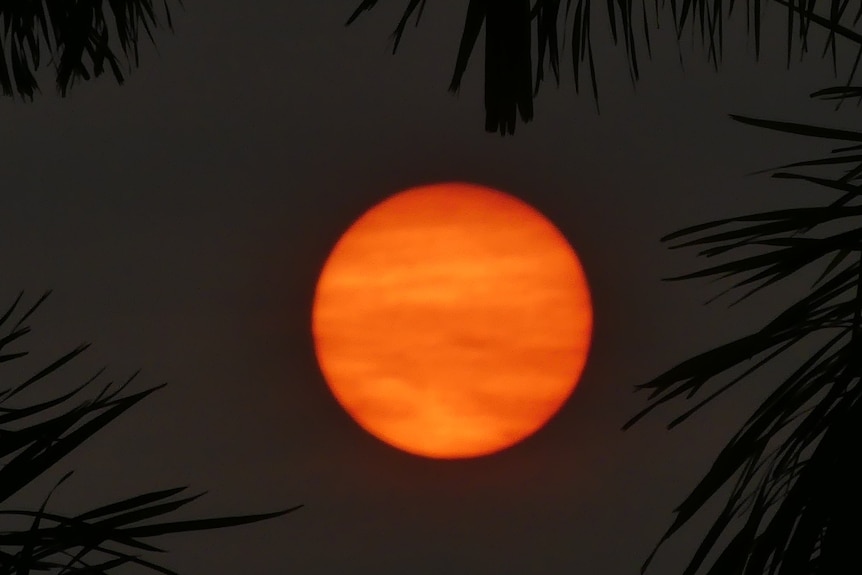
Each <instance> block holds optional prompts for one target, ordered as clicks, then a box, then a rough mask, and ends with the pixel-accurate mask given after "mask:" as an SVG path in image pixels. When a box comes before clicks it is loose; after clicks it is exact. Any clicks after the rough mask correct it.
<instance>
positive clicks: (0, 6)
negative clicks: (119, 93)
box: [0, 0, 181, 99]
mask: <svg viewBox="0 0 862 575" xmlns="http://www.w3.org/2000/svg"><path fill="white" fill-rule="evenodd" d="M177 1H178V3H180V4H181V0H177ZM172 26H173V24H172V20H171V12H170V8H169V6H168V0H163V2H162V3H161V7H157V3H156V2H154V1H153V0H19V1H17V2H3V3H0V90H2V91H3V94H4V95H5V96H15V95H18V96H20V97H22V98H24V99H32V98H33V97H34V96H35V94H36V92H38V91H39V82H38V79H37V74H38V73H39V71H40V70H41V69H42V68H43V67H44V66H48V67H50V68H52V69H53V71H54V81H55V83H56V86H57V89H58V90H59V92H60V94H62V95H66V94H67V92H68V91H69V89H70V88H71V87H72V85H73V84H74V83H75V82H76V81H79V80H90V79H93V78H97V77H99V76H101V75H102V74H104V73H105V72H106V71H110V73H111V75H112V76H113V77H114V80H115V81H116V82H118V83H120V84H122V83H123V82H124V81H125V79H126V76H127V74H128V72H129V71H130V70H131V69H133V68H135V67H137V66H138V65H139V63H140V52H139V45H140V42H141V40H142V39H143V37H144V36H146V37H147V38H148V39H149V40H150V41H152V40H153V32H154V31H155V30H156V29H157V28H160V27H161V28H168V29H171V28H172Z"/></svg>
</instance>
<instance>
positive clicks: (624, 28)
mask: <svg viewBox="0 0 862 575" xmlns="http://www.w3.org/2000/svg"><path fill="white" fill-rule="evenodd" d="M403 1H404V3H405V4H406V6H405V8H404V13H403V15H402V17H401V19H400V21H399V22H398V25H397V26H396V27H395V31H394V33H393V38H394V43H393V52H395V51H396V50H397V49H398V45H399V44H400V43H401V40H402V37H403V35H404V32H405V31H406V29H407V25H408V23H409V22H410V19H411V17H415V22H416V24H417V25H418V24H419V21H420V18H421V16H422V13H423V11H424V10H425V8H426V6H425V5H426V2H427V0H403ZM463 3H465V4H466V18H465V22H464V33H463V36H462V38H461V44H460V46H459V49H458V55H457V59H456V62H455V72H454V75H453V78H452V82H451V84H450V86H449V89H450V90H451V91H453V92H456V91H457V90H458V88H459V86H460V84H461V80H462V78H463V76H464V73H465V71H466V69H467V63H468V61H469V60H470V56H471V55H472V53H473V49H474V47H475V45H476V41H477V39H478V37H479V34H480V32H481V30H482V28H483V27H484V29H485V128H486V130H488V131H489V132H499V133H500V134H504V135H505V134H511V133H513V132H514V129H515V120H516V116H517V115H518V114H520V116H521V120H523V121H524V122H529V121H530V120H531V119H532V118H533V100H534V98H535V96H536V95H537V94H538V92H539V88H540V86H541V85H542V84H543V83H544V81H545V69H546V68H550V70H551V72H552V74H553V77H554V80H555V82H556V83H557V84H559V82H560V76H561V72H560V68H561V61H562V59H563V55H565V54H566V52H568V56H569V59H570V65H571V69H572V73H573V76H574V80H575V89H576V90H578V91H579V90H580V88H581V80H582V76H583V75H584V68H586V74H587V75H589V82H590V88H591V91H592V94H593V97H594V98H595V101H596V104H597V105H598V101H599V97H598V96H599V82H598V77H597V70H596V66H595V60H594V58H593V38H592V35H591V31H592V29H593V27H594V25H595V24H596V18H599V17H605V18H606V19H607V21H608V22H609V24H610V26H609V29H610V33H611V39H612V41H613V43H614V44H615V45H621V46H622V47H623V48H624V50H625V54H626V59H627V62H628V72H629V76H630V77H631V79H632V81H633V82H635V81H637V80H638V78H639V77H640V66H641V61H642V59H643V54H644V52H646V55H647V56H650V55H651V50H650V35H651V34H652V33H653V29H655V28H657V27H658V25H659V20H660V12H661V11H664V12H667V11H668V10H669V12H670V14H669V16H670V18H671V20H672V23H673V27H674V30H675V32H676V35H677V37H678V38H679V39H680V40H681V39H682V36H683V34H685V33H691V34H693V35H697V36H699V37H700V39H701V41H702V42H703V44H704V46H705V48H706V51H707V56H708V58H709V59H710V61H711V62H713V64H714V65H715V66H716V68H717V67H718V66H719V63H720V62H721V54H722V48H723V45H724V29H725V25H726V22H727V20H729V18H730V17H731V16H732V15H733V14H734V9H736V10H737V11H739V10H742V9H744V10H745V14H746V22H747V27H748V30H749V33H750V34H751V35H752V36H753V37H754V45H755V52H756V55H759V54H760V49H761V45H760V44H761V29H762V15H763V12H764V10H766V6H767V4H778V5H779V7H781V8H782V9H783V10H784V11H785V13H786V18H787V63H788V65H789V64H790V60H791V54H792V53H793V52H794V51H795V50H798V51H799V52H800V53H801V54H805V53H807V52H808V50H809V48H810V46H809V41H808V40H809V35H810V31H811V30H812V29H820V30H825V31H826V32H827V34H828V38H827V41H826V46H825V48H826V49H825V50H824V54H829V55H830V56H831V57H832V61H833V63H834V64H835V65H836V66H837V40H839V39H847V40H851V41H852V42H854V43H855V44H860V42H859V38H860V36H859V34H858V33H857V32H856V31H855V30H854V29H853V27H854V26H855V24H856V23H857V22H858V20H859V18H860V17H862V4H860V3H859V1H858V0H856V1H855V2H851V1H850V0H817V1H816V2H815V1H814V0H746V1H745V2H742V1H739V2H737V1H736V0H640V1H637V2H635V1H633V0H532V1H531V0H463ZM377 4H378V0H362V2H361V3H360V4H359V6H358V7H357V8H356V9H355V10H354V12H353V13H352V14H351V15H350V17H349V18H348V20H347V24H348V25H349V24H351V23H353V22H354V21H355V20H356V19H357V18H358V17H359V16H360V15H361V14H362V13H363V12H366V11H368V10H371V9H372V8H374V7H375V6H376V5H377ZM596 4H598V6H596ZM743 4H744V8H743V7H742V5H743ZM812 24H814V26H812ZM533 34H535V39H536V41H535V53H534V50H533V45H534V43H533V40H532V35H533ZM502 38H506V39H507V41H505V42H504V41H502V40H501V39H502ZM857 61H858V60H857ZM533 62H535V63H536V71H535V74H534V73H533V72H532V63H533ZM853 71H855V66H854V69H853ZM851 77H852V73H851Z"/></svg>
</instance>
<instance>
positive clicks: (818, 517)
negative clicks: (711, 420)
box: [626, 90, 862, 575]
mask: <svg viewBox="0 0 862 575" xmlns="http://www.w3.org/2000/svg"><path fill="white" fill-rule="evenodd" d="M849 93H854V92H853V91H850V92H849ZM835 94H836V92H835V91H832V90H829V91H821V92H818V93H817V95H829V96H834V95H835ZM733 118H734V119H736V120H738V121H740V122H743V123H746V124H750V125H753V126H757V127H760V128H767V129H773V130H780V131H782V132H785V133H788V134H797V135H802V136H806V137H811V138H829V139H833V140H837V141H840V142H851V143H852V142H856V144H853V145H851V146H849V147H846V146H842V147H840V148H837V149H836V150H835V151H834V152H833V153H832V154H831V155H830V156H829V157H826V158H818V159H815V160H809V161H805V162H796V163H794V164H790V165H788V166H782V167H781V168H778V169H777V170H774V171H773V172H774V173H773V177H776V178H783V179H795V180H803V181H805V182H808V183H810V184H813V185H816V186H818V187H820V188H822V189H824V190H825V191H826V192H827V198H829V196H830V195H832V196H833V197H832V198H830V201H828V203H825V204H823V203H817V204H815V205H812V206H810V207H803V208H793V209H783V210H774V211H770V212H764V213H759V214H752V215H745V216H740V217H735V218H729V219H724V220H719V221H714V222H709V223H706V224H701V225H697V226H693V227H690V228H686V229H683V230H681V231H679V232H676V233H673V234H670V235H668V236H666V237H665V238H663V239H664V241H667V242H673V246H674V247H677V248H679V247H690V248H697V249H698V250H699V254H700V255H701V256H703V257H706V258H714V257H718V258H724V257H730V259H729V261H725V262H722V263H716V264H714V265H711V266H709V267H706V268H705V269H702V270H700V271H697V272H694V273H691V274H687V275H684V276H681V277H679V278H673V279H690V278H698V277H719V278H732V279H733V280H734V282H733V284H732V285H731V288H730V290H731V291H736V292H739V291H742V295H741V296H740V297H739V299H737V300H736V301H737V302H738V301H742V300H744V299H746V298H747V297H749V296H751V295H752V294H754V293H756V292H758V291H760V290H763V289H766V288H768V287H770V286H773V285H775V284H777V283H778V282H781V281H782V280H785V279H787V278H790V277H797V276H798V274H799V272H801V271H802V270H804V269H806V268H811V267H814V268H815V269H817V268H819V270H820V273H819V274H818V275H819V277H818V279H817V281H816V283H815V284H814V286H812V288H811V290H810V291H809V292H808V293H807V294H806V295H804V296H803V297H802V298H800V299H799V301H797V302H795V303H794V304H792V305H790V306H789V307H787V308H786V309H785V310H784V311H782V312H781V313H779V314H778V315H777V316H776V317H775V318H774V319H773V320H771V321H770V322H769V323H767V324H766V325H765V326H763V327H762V328H761V329H759V330H758V331H756V332H754V333H751V334H748V335H745V336H743V337H740V338H738V339H736V340H735V341H732V342H730V343H727V344H725V345H722V346H719V347H717V348H715V349H713V350H710V351H707V352H705V353H702V354H700V355H698V356H696V357H694V358H692V359H689V360H687V361H684V362H682V363H681V364H679V365H677V366H676V367H674V368H672V369H670V370H668V371H667V372H665V373H663V374H662V375H660V376H658V377H657V378H655V379H653V380H652V381H650V382H648V383H646V384H643V385H641V386H640V388H641V389H644V390H648V391H649V392H650V394H651V395H650V397H651V402H650V404H649V405H648V406H647V407H646V408H645V409H644V410H643V411H642V412H641V413H639V414H638V415H637V416H636V417H635V418H633V419H632V420H631V421H629V422H628V423H627V424H626V428H628V427H630V426H631V425H632V424H634V423H635V422H636V421H637V420H638V419H640V418H641V417H643V416H644V415H646V414H647V413H649V412H650V411H652V410H653V409H654V408H656V407H659V406H661V405H663V404H665V403H668V402H670V401H674V400H677V399H680V398H685V399H688V400H694V405H693V406H691V407H689V408H688V409H687V410H686V411H684V412H683V413H681V414H680V415H678V416H677V417H675V418H674V419H673V420H672V421H671V423H670V425H669V427H671V428H672V427H674V426H676V425H678V424H679V423H681V422H683V421H684V420H686V419H687V418H688V417H690V416H691V415H693V414H694V413H696V412H697V411H698V410H699V409H700V408H702V407H703V406H704V405H706V404H708V403H709V402H710V401H712V400H713V399H714V398H716V397H717V396H719V395H720V394H723V393H725V392H727V391H729V390H730V389H731V388H733V387H734V386H736V385H738V384H740V383H741V382H743V381H744V380H746V378H749V377H750V376H752V375H754V374H755V373H756V372H758V373H760V370H761V369H762V368H763V367H765V366H766V365H767V364H770V363H772V362H773V361H777V360H779V358H780V360H781V361H783V362H787V364H790V365H793V363H795V364H796V368H795V369H794V370H793V371H792V373H791V374H790V375H789V376H788V377H786V378H785V379H783V380H781V381H777V382H776V383H775V385H774V389H773V391H772V392H771V394H770V395H769V396H768V397H767V399H766V400H765V401H764V402H763V403H762V404H761V405H760V406H759V407H758V408H757V409H756V410H755V412H754V413H753V414H752V415H751V416H750V417H749V419H748V420H747V421H746V422H745V424H744V425H743V426H742V428H741V429H740V430H739V431H738V432H737V433H736V434H735V435H734V437H733V438H732V439H731V440H730V442H729V443H728V445H727V446H726V447H725V448H724V449H723V450H722V451H721V452H720V454H719V455H718V457H717V459H716V460H715V462H714V463H713V465H712V467H711V468H710V470H709V471H708V472H707V473H706V475H705V476H704V477H703V479H702V480H701V481H700V483H699V484H698V485H697V486H696V487H695V488H694V490H693V491H692V492H691V493H690V494H689V495H688V497H687V498H686V499H685V500H684V501H683V502H682V504H681V505H680V506H679V507H678V508H677V510H676V518H675V520H674V522H673V523H672V525H671V526H670V528H669V529H668V531H667V532H666V534H665V535H664V537H663V538H662V542H663V541H665V540H667V539H668V538H669V537H670V536H672V535H673V534H674V533H676V532H677V531H678V530H679V529H680V528H681V527H682V526H683V525H685V524H686V523H687V522H689V521H690V520H691V519H692V518H693V517H694V516H695V515H696V514H698V513H700V512H701V510H702V509H703V508H704V507H705V506H706V504H707V502H709V501H711V500H712V499H715V498H717V497H719V496H720V494H721V493H722V490H723V489H724V488H726V487H727V486H728V485H729V486H731V487H730V489H731V492H730V495H729V496H727V499H726V502H725V504H724V508H723V509H722V510H721V511H720V513H719V514H718V517H717V518H716V520H715V523H714V524H713V526H712V528H711V529H710V531H709V532H708V533H707V535H706V537H705V538H704V539H703V541H701V543H700V546H699V547H698V549H697V550H696V552H695V553H694V555H693V557H692V560H691V562H690V563H689V565H688V567H687V569H686V570H685V573H697V572H699V571H700V570H701V569H706V567H705V566H706V565H707V559H708V558H709V557H712V558H713V562H712V564H711V566H710V567H709V568H708V569H706V570H705V572H706V573H710V574H718V573H741V574H745V575H749V574H751V575H753V574H758V575H760V574H762V573H770V574H776V575H789V574H793V573H839V572H846V573H850V572H857V571H859V569H860V568H862V561H860V558H859V555H858V553H857V548H856V547H857V539H858V534H859V528H858V525H857V521H858V517H859V514H860V513H862V490H860V489H859V485H860V484H862V483H860V482H862V472H860V469H862V467H860V465H859V454H858V449H859V446H860V445H862V401H860V397H862V386H860V376H862V317H860V314H862V201H860V199H862V195H860V190H862V188H860V184H859V182H860V174H862V156H860V154H859V150H862V146H860V145H859V144H858V142H862V132H855V131H849V130H838V129H830V128H824V127H819V126H810V125H804V124H797V123H792V122H780V121H772V120H759V119H754V118H747V117H740V116H733ZM798 168H803V169H807V170H811V169H812V168H817V169H821V170H822V169H824V168H826V169H828V170H830V171H831V172H836V171H838V172H840V173H837V174H836V173H832V174H831V175H828V176H823V175H820V176H816V175H813V174H811V173H806V172H804V171H803V172H800V171H797V170H795V169H798ZM790 169H794V170H793V171H788V170H790ZM821 197H822V196H821ZM722 542H723V545H722ZM659 545H661V542H660V543H659ZM654 553H655V552H654ZM651 559H652V556H650V558H649V559H648V560H647V563H646V565H645V566H644V567H646V566H647V565H648V564H649V562H650V560H651Z"/></svg>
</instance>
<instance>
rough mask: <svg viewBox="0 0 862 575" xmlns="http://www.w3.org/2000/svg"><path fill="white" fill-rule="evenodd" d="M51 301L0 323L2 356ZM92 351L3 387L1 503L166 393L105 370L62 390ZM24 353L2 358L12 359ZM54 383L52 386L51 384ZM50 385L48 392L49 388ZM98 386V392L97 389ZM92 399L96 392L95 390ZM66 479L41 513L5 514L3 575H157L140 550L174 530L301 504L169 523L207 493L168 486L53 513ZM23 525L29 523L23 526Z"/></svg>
mask: <svg viewBox="0 0 862 575" xmlns="http://www.w3.org/2000/svg"><path fill="white" fill-rule="evenodd" d="M45 297H47V294H46V296H43V297H42V298H40V299H38V300H37V302H36V303H35V304H34V305H33V306H31V307H30V308H29V309H26V310H25V311H24V312H23V313H21V315H20V317H17V318H16V317H15V315H16V312H18V309H19V307H20V303H21V301H22V296H21V295H19V296H18V298H17V299H16V300H15V302H14V303H13V304H12V305H11V306H10V307H9V308H8V309H7V311H6V312H5V313H3V315H2V316H0V329H5V330H6V334H5V335H2V334H0V351H2V350H3V348H4V347H6V346H10V345H13V344H16V345H17V344H20V343H21V341H22V340H21V338H22V337H23V335H24V334H26V333H28V332H29V331H30V330H29V328H28V327H27V326H26V325H25V324H24V323H23V322H24V321H26V320H27V319H28V318H29V317H30V316H31V315H32V314H33V313H34V311H35V310H36V309H37V308H38V307H40V306H41V304H42V303H43V302H44V301H45ZM85 349H86V346H79V347H77V348H75V349H73V350H72V351H71V352H69V353H66V354H64V355H62V356H61V357H60V358H59V359H57V360H55V361H53V362H51V363H50V364H49V365H48V366H47V367H44V368H42V369H38V370H37V371H36V373H35V374H34V375H32V376H30V377H27V378H25V379H24V381H23V382H22V383H19V384H17V385H11V386H9V387H6V388H5V389H0V504H5V503H6V502H7V501H8V500H9V499H10V498H11V497H12V496H13V495H15V494H16V493H18V492H19V491H20V490H21V489H22V488H24V487H25V486H27V485H30V484H31V483H32V482H33V481H34V480H36V479H37V478H38V477H40V476H41V475H42V474H43V473H45V472H46V471H48V470H49V469H51V468H54V467H55V466H56V465H57V464H58V463H59V462H60V461H61V460H62V459H64V458H65V457H66V455H68V454H69V453H71V452H72V451H74V450H75V449H76V448H77V447H79V446H80V445H81V444H82V443H84V442H85V441H86V440H88V439H89V438H91V437H92V436H93V435H94V434H95V433H96V432H98V431H99V430H101V429H103V428H104V427H105V426H106V425H107V424H109V423H110V422H111V421H113V420H114V419H116V418H117V417H118V416H120V415H121V414H123V413H124V412H126V411H127V410H128V409H130V408H132V407H133V406H135V405H137V404H138V403H139V402H140V401H142V400H143V399H145V398H147V397H148V396H150V395H151V394H152V393H154V392H155V391H157V390H158V389H161V388H162V387H163V386H164V384H162V385H158V386H154V387H151V388H148V389H144V390H142V391H138V392H135V393H128V392H126V389H127V388H128V386H129V385H130V384H131V382H132V380H133V379H134V378H135V375H136V374H133V375H132V376H131V377H129V378H127V379H126V380H124V381H122V382H121V383H119V384H118V385H115V384H114V383H113V382H108V383H107V384H101V383H99V380H100V376H101V375H102V373H103V370H99V371H98V372H97V373H96V374H95V375H94V376H93V377H90V378H88V379H86V380H85V381H84V382H83V383H78V384H74V385H72V386H70V387H71V389H68V387H67V389H66V390H65V391H64V390H63V389H62V387H59V388H58V386H57V382H56V379H57V377H58V376H59V375H60V372H62V371H63V370H64V369H65V368H66V367H67V366H68V364H69V363H71V362H72V361H73V360H74V359H75V358H76V357H78V356H79V355H80V354H81V353H82V352H83V351H84V350H85ZM24 355H25V352H21V351H11V352H6V353H2V354H0V358H3V360H4V361H5V362H9V361H14V360H16V359H18V358H21V357H23V356H24ZM49 380H50V381H49ZM49 385H50V387H49ZM40 386H43V387H44V391H42V393H41V395H40V397H41V398H42V399H40V400H38V401H36V402H33V401H23V400H22V399H21V396H22V394H21V392H22V391H23V390H25V389H28V388H38V387H40ZM94 388H95V390H94ZM88 392H90V393H88ZM70 474H71V472H69V473H66V474H65V475H64V476H63V477H62V478H61V479H60V480H59V481H58V482H57V484H56V485H55V487H54V488H53V489H52V490H51V491H50V492H49V494H48V496H46V497H45V498H44V500H43V502H42V504H41V506H39V508H38V509H35V510H31V509H15V508H9V507H8V506H3V507H0V524H2V525H3V526H4V527H3V529H2V530H0V575H18V574H21V573H32V572H36V571H39V572H49V573H58V574H59V573H94V574H95V573H100V574H104V573H107V572H109V571H113V570H115V569H116V568H118V567H120V566H121V565H127V564H133V565H137V566H139V567H143V568H145V569H148V570H150V571H154V572H158V573H167V574H170V573H173V571H171V570H170V569H167V568H165V567H163V566H161V565H159V564H157V563H154V562H152V561H149V560H147V559H144V558H142V557H141V556H140V555H141V553H142V552H147V553H158V552H161V551H162V549H160V548H159V547H156V546H154V545H152V544H150V543H149V542H147V541H145V539H149V538H152V537H158V536H162V535H167V534H172V533H182V532H188V531H200V530H204V529H219V528H224V527H233V526H239V525H244V524H248V523H253V522H257V521H264V520H268V519H273V518H276V517H280V516H283V515H285V514H287V513H291V512H293V511H296V510H297V509H299V508H300V507H301V506H294V507H289V508H287V509H282V510H279V511H275V512H270V513H259V514H251V515H235V516H224V517H210V518H204V519H185V520H176V519H171V518H172V517H173V515H174V513H176V512H177V511H179V510H180V509H182V508H184V507H185V506H186V505H188V504H189V503H191V502H193V501H195V500H196V499H198V498H199V497H201V495H203V494H197V495H191V496H188V495H187V496H183V495H182V493H183V492H184V491H185V489H186V487H178V488H171V489H162V490H157V491H150V492H147V493H143V494H139V495H135V496H132V497H128V498H125V499H121V500H119V501H115V502H112V503H108V504H105V505H101V506H99V507H96V508H94V509H91V510H89V511H84V512H81V513H78V514H75V515H65V514H58V513H54V512H51V511H49V510H48V503H49V500H51V498H52V497H53V494H54V493H55V492H56V491H57V490H58V487H59V486H60V485H61V484H62V483H63V482H64V481H65V480H66V479H67V478H68V477H69V476H70ZM20 521H24V523H20Z"/></svg>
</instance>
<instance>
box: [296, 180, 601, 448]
mask: <svg viewBox="0 0 862 575" xmlns="http://www.w3.org/2000/svg"><path fill="white" fill-rule="evenodd" d="M592 320H593V316H592V306H591V303H590V294H589V289H588V287H587V281H586V278H585V276H584V272H583V269H582V267H581V264H580V262H579V260H578V258H577V256H576V255H575V252H574V251H573V250H572V248H571V246H569V244H568V242H567V241H566V239H565V238H564V237H563V235H562V234H561V233H560V232H559V231H558V230H557V228H555V227H554V225H553V224H551V223H550V222H549V221H548V220H547V219H545V218H544V217H543V216H542V215H541V214H540V213H539V212H538V211H536V210H535V209H533V208H532V207H530V206H528V205H527V204H525V203H524V202H522V201H520V200H518V199H516V198H514V197H512V196H510V195H507V194H503V193H501V192H498V191H496V190H492V189H489V188H485V187H481V186H477V185H473V184H464V183H445V184H435V185H430V186H422V187H417V188H412V189H409V190H406V191H403V192H400V193H398V194H395V195H394V196H391V197H389V198H388V199H386V200H384V201H383V202H381V203H380V204H378V205H376V206H375V207H373V208H371V209H370V210H369V211H367V212H366V213H365V214H363V215H362V217H360V218H359V219H358V220H357V221H356V222H355V223H354V224H353V225H352V226H351V227H350V228H349V229H348V230H347V231H346V232H345V233H344V235H343V236H342V237H341V239H340V240H339V241H338V243H337V244H336V245H335V248H333V250H332V253H331V254H330V255H329V258H328V259H327V261H326V264H325V265H324V267H323V271H322V272H321V274H320V279H319V280H318V283H317V290H316V293H315V296H314V307H313V311H312V333H313V336H314V342H315V349H316V351H317V358H318V361H319V363H320V368H321V370H322V372H323V375H324V377H325V379H326V381H327V383H328V384H329V387H330V389H331V390H332V393H333V394H334V395H335V398H336V399H337V400H338V402H339V403H340V404H341V406H342V407H344V409H345V410H346V411H347V413H349V414H350V416H351V417H352V418H353V419H354V420H355V421H356V422H357V423H358V424H359V425H361V426H362V427H363V428H364V429H365V430H366V431H368V432H369V433H371V434H372V435H374V436H375V437H377V438H379V439H381V440H383V441H385V442H386V443H388V444H390V445H392V446H394V447H397V448H399V449H402V450H404V451H407V452H409V453H413V454H416V455H422V456H426V457H433V458H443V459H454V458H466V457H475V456H480V455H485V454H489V453H493V452H495V451H499V450H501V449H504V448H506V447H509V446H511V445H513V444H514V443H517V442H518V441H521V440H522V439H524V438H525V437H527V436H529V435H531V434H532V433H534V432H535V431H537V430H538V429H539V428H541V427H542V426H543V425H544V424H545V423H546V422H547V421H548V420H549V419H550V418H551V417H552V416H553V415H554V414H555V413H556V412H557V410H559V408H560V407H561V406H562V405H563V403H564V402H565V401H566V399H568V397H569V395H571V393H572V391H573V390H574V388H575V385H576V384H577V382H578V379H579V378H580V375H581V372H582V370H583V368H584V364H585V362H586V359H587V352H588V349H589V345H590V334H591V331H592Z"/></svg>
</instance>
